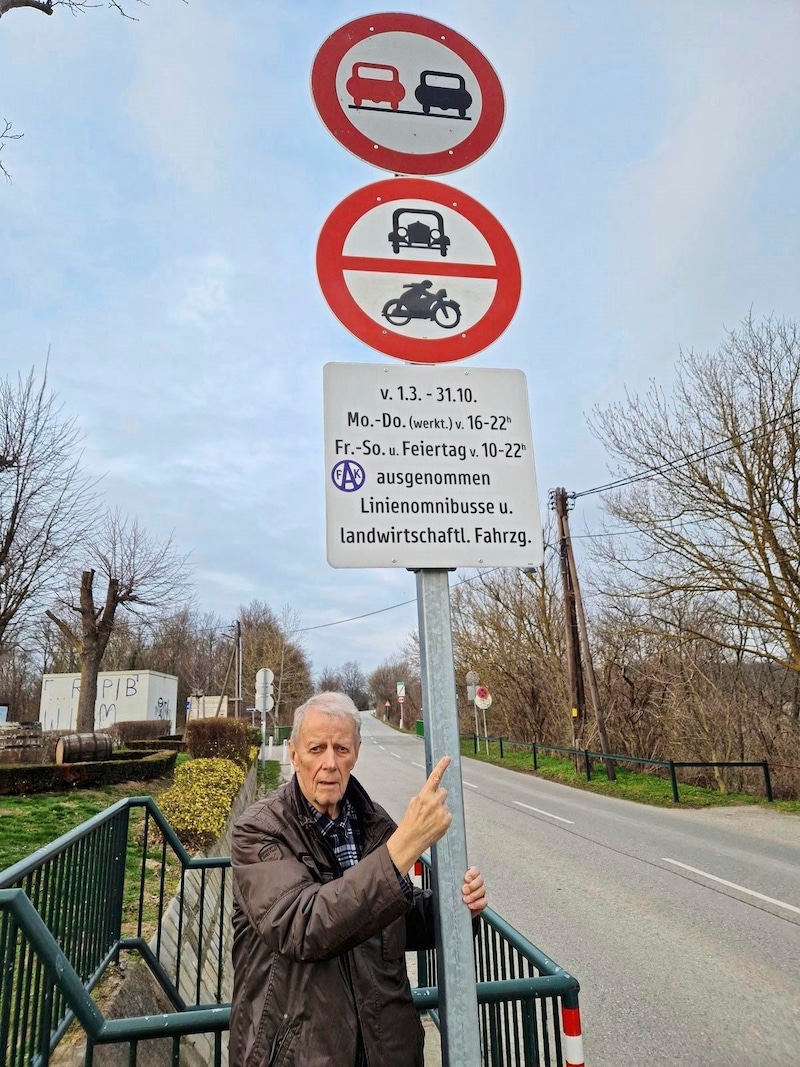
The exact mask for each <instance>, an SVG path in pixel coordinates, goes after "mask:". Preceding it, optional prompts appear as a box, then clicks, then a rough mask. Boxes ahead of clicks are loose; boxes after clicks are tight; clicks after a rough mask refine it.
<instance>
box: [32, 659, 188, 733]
mask: <svg viewBox="0 0 800 1067" xmlns="http://www.w3.org/2000/svg"><path fill="white" fill-rule="evenodd" d="M80 690H81V676H80V675H79V674H45V675H43V676H42V700H41V703H40V705H39V722H40V723H41V724H42V729H44V730H74V729H75V728H76V726H77V719H78V695H79V693H80ZM177 703H178V679H177V678H176V677H175V676H174V675H172V674H161V673H160V671H101V673H100V674H99V675H98V676H97V702H96V703H95V706H94V726H95V729H96V730H102V729H105V728H106V727H108V726H113V725H114V723H117V722H127V721H129V720H131V719H138V720H142V719H161V720H163V722H164V733H165V734H167V733H170V734H174V733H175V711H176V707H177Z"/></svg>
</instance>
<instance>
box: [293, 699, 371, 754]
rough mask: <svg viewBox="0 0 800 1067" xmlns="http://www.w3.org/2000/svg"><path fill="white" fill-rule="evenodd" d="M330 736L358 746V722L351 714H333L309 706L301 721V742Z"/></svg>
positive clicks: (324, 738) (325, 738) (337, 740)
mask: <svg viewBox="0 0 800 1067" xmlns="http://www.w3.org/2000/svg"><path fill="white" fill-rule="evenodd" d="M329 738H331V739H332V740H334V741H336V742H339V743H341V742H344V743H345V744H348V745H351V746H353V747H356V746H357V745H358V737H357V735H356V724H355V723H354V722H353V720H352V718H351V717H350V716H349V715H347V716H345V715H331V714H330V713H329V712H327V711H320V710H318V709H317V708H309V710H308V711H307V712H306V714H305V715H304V716H303V720H302V722H301V723H300V731H299V741H300V744H301V745H309V744H312V743H313V742H319V741H327V740H328V739H329Z"/></svg>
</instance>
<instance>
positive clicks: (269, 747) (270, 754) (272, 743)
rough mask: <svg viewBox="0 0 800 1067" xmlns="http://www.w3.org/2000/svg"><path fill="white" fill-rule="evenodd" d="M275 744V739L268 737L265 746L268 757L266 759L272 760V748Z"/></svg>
mask: <svg viewBox="0 0 800 1067" xmlns="http://www.w3.org/2000/svg"><path fill="white" fill-rule="evenodd" d="M274 743H275V738H274V737H272V735H270V739H269V744H268V745H267V752H268V756H267V759H272V746H273V745H274Z"/></svg>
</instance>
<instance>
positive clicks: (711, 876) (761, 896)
mask: <svg viewBox="0 0 800 1067" xmlns="http://www.w3.org/2000/svg"><path fill="white" fill-rule="evenodd" d="M662 862H663V863H674V864H675V866H676V867H682V868H683V869H684V870H685V871H691V872H692V874H699V875H700V877H701V878H709V879H710V880H711V881H712V882H719V884H720V885H726V886H727V887H728V888H729V889H736V890H738V891H739V892H740V893H747V895H748V896H750V897H756V898H757V899H758V900H764V901H766V902H767V904H774V905H775V906H776V907H777V908H787V909H788V910H789V911H793V912H796V914H797V915H800V908H797V907H795V905H794V904H787V903H786V902H785V901H783V900H776V899H775V897H765V896H764V894H763V893H756V891H755V889H746V888H745V887H744V886H743V885H737V884H736V882H728V881H726V880H725V879H724V878H717V876H716V875H715V874H709V873H708V871H699V870H698V869H697V867H690V866H689V864H688V863H680V862H679V861H678V860H671V859H667V857H666V856H663V857H662Z"/></svg>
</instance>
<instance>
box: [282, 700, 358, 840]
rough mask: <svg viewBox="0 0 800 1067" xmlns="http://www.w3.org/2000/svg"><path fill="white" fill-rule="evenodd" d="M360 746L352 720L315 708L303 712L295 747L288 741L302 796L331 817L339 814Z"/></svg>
mask: <svg viewBox="0 0 800 1067" xmlns="http://www.w3.org/2000/svg"><path fill="white" fill-rule="evenodd" d="M360 746H361V742H360V741H358V740H357V738H356V728H355V723H352V724H351V723H350V722H348V720H347V719H345V718H342V717H341V716H339V715H328V714H327V713H326V712H324V711H317V709H316V708H312V709H311V710H310V711H308V712H306V715H305V717H304V718H303V721H302V723H301V724H300V732H299V735H298V738H297V747H295V746H294V745H293V744H292V743H291V742H289V755H290V756H291V760H292V766H293V767H294V769H295V773H296V774H297V781H298V784H299V786H300V789H301V791H302V793H303V796H304V797H305V798H306V800H309V801H311V803H312V804H313V805H314V807H315V808H316V809H317V811H322V812H324V813H325V814H326V815H327V816H328V817H329V818H331V819H335V818H336V816H337V815H338V814H339V810H340V807H339V805H340V803H341V800H342V797H343V796H344V793H345V790H346V789H347V783H348V782H349V781H350V772H351V771H352V770H353V767H354V766H355V763H356V760H357V759H358V750H359V748H360Z"/></svg>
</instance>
